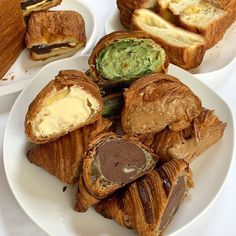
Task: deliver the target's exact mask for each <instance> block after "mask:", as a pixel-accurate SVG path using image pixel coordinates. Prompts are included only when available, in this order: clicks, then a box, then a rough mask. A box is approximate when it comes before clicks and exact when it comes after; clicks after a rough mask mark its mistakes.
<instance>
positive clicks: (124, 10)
mask: <svg viewBox="0 0 236 236" xmlns="http://www.w3.org/2000/svg"><path fill="white" fill-rule="evenodd" d="M116 3H117V7H118V9H119V11H120V21H121V23H122V24H123V25H124V26H125V27H126V28H127V29H129V28H130V22H131V19H132V15H133V12H134V11H135V10H136V9H139V8H148V9H155V8H156V6H157V0H135V1H134V0H117V1H116Z"/></svg>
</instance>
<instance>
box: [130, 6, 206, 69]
mask: <svg viewBox="0 0 236 236" xmlns="http://www.w3.org/2000/svg"><path fill="white" fill-rule="evenodd" d="M131 29H132V30H141V31H144V32H146V33H148V34H149V35H150V37H151V38H152V39H153V40H155V41H156V42H157V43H159V44H160V45H161V46H162V47H163V48H164V49H165V51H166V53H167V55H168V57H169V60H170V62H171V63H173V64H175V65H178V66H180V67H182V68H184V69H192V68H195V67H197V66H199V65H200V64H201V62H202V59H203V56H204V54H205V51H206V45H205V44H206V42H205V39H204V38H203V37H202V36H201V35H199V34H196V33H192V32H189V31H187V30H184V29H182V28H179V27H176V26H174V25H173V24H171V23H170V22H168V21H166V20H165V19H163V18H162V17H160V16H159V15H157V14H156V13H155V12H152V11H150V10H147V9H138V10H136V11H135V12H134V14H133V18H132V22H131Z"/></svg>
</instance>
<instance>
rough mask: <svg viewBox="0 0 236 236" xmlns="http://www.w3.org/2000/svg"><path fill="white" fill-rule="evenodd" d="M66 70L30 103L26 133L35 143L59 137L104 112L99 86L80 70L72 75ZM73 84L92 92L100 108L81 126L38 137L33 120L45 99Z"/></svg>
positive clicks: (85, 123)
mask: <svg viewBox="0 0 236 236" xmlns="http://www.w3.org/2000/svg"><path fill="white" fill-rule="evenodd" d="M63 73H65V72H59V75H57V76H56V78H55V79H54V80H52V81H51V82H49V83H48V84H47V85H46V86H45V87H44V88H43V89H42V90H41V92H40V93H39V94H38V95H37V96H36V98H35V99H34V100H33V102H32V103H31V104H30V105H29V108H28V111H27V114H26V117H25V133H26V135H27V137H28V139H29V140H30V141H31V142H33V143H38V144H39V143H46V142H50V141H53V140H56V139H58V138H59V137H61V136H63V135H64V134H66V133H68V132H71V131H74V130H76V129H78V128H80V127H82V126H85V125H88V124H91V123H93V122H95V121H96V120H97V119H99V117H100V115H101V113H102V97H101V95H100V91H99V89H98V88H97V86H96V85H95V84H94V83H92V82H90V83H88V82H87V81H88V80H89V78H88V77H87V76H86V75H85V74H84V73H83V72H80V71H77V72H75V71H73V72H72V75H71V76H68V74H69V73H70V72H69V73H66V76H65V74H63ZM71 86H76V87H79V88H82V89H83V90H85V91H86V92H88V93H89V94H91V95H92V96H93V97H94V98H95V99H96V100H97V102H98V104H99V109H98V111H97V112H95V113H94V114H93V115H91V116H90V117H89V118H88V119H87V120H86V122H84V123H83V124H80V125H79V126H72V127H71V128H70V129H68V130H63V131H61V133H58V134H57V135H53V136H45V137H44V136H41V137H37V136H35V134H34V132H33V128H32V123H31V122H32V120H33V118H34V117H35V115H36V114H37V113H38V112H39V111H40V109H41V108H42V106H43V105H44V101H45V99H46V98H47V97H48V96H50V95H51V94H52V92H54V91H55V90H56V91H57V92H58V91H60V90H62V89H64V88H69V87H71Z"/></svg>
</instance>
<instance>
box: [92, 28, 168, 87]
mask: <svg viewBox="0 0 236 236" xmlns="http://www.w3.org/2000/svg"><path fill="white" fill-rule="evenodd" d="M168 64H169V63H168V58H167V56H166V54H165V51H164V50H163V49H162V48H161V47H160V45H159V44H157V43H156V42H155V41H153V40H152V39H150V38H149V36H148V35H147V34H145V33H143V32H130V33H129V32H122V31H117V32H112V33H110V34H108V35H106V36H104V37H103V38H101V39H100V41H99V42H98V43H97V45H96V46H95V47H94V49H93V51H92V53H91V55H90V57H89V66H90V72H91V77H92V78H93V80H94V82H96V83H97V84H98V85H99V86H100V87H114V86H116V85H122V86H124V85H127V84H128V85H129V84H130V83H132V82H133V81H134V80H136V79H138V78H140V77H141V76H143V75H146V74H150V73H154V72H165V71H166V70H167V68H168Z"/></svg>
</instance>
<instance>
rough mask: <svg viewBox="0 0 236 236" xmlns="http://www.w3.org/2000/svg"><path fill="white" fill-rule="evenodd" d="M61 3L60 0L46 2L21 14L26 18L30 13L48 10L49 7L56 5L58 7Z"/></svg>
mask: <svg viewBox="0 0 236 236" xmlns="http://www.w3.org/2000/svg"><path fill="white" fill-rule="evenodd" d="M61 1H62V0H51V1H47V2H45V3H43V4H42V5H40V6H34V7H31V8H30V9H26V10H23V14H24V16H28V15H29V14H30V13H32V12H35V11H43V10H47V9H49V8H51V7H55V6H57V5H60V4H61Z"/></svg>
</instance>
